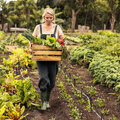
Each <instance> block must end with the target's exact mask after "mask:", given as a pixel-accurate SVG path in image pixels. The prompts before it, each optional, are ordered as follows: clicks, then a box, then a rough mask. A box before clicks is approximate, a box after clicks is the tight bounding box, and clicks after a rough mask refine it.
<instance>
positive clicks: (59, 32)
mask: <svg viewBox="0 0 120 120" xmlns="http://www.w3.org/2000/svg"><path fill="white" fill-rule="evenodd" d="M58 36H59V37H60V36H64V33H63V31H62V29H61V27H60V26H59V25H58Z"/></svg>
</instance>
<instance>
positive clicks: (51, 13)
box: [42, 8, 55, 22]
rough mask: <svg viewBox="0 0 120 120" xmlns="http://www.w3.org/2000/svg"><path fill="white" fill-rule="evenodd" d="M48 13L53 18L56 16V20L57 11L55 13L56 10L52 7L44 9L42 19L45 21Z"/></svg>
mask: <svg viewBox="0 0 120 120" xmlns="http://www.w3.org/2000/svg"><path fill="white" fill-rule="evenodd" d="M47 13H48V14H50V15H52V16H53V18H54V21H55V13H54V10H53V9H52V8H45V9H44V12H43V15H42V21H43V22H44V17H45V15H46V14H47Z"/></svg>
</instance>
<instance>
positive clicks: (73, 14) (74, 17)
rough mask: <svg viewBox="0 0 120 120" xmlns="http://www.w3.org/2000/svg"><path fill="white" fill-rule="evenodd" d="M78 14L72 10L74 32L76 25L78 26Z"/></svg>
mask: <svg viewBox="0 0 120 120" xmlns="http://www.w3.org/2000/svg"><path fill="white" fill-rule="evenodd" d="M76 17H77V15H76V12H75V10H74V9H72V32H74V30H75V24H76Z"/></svg>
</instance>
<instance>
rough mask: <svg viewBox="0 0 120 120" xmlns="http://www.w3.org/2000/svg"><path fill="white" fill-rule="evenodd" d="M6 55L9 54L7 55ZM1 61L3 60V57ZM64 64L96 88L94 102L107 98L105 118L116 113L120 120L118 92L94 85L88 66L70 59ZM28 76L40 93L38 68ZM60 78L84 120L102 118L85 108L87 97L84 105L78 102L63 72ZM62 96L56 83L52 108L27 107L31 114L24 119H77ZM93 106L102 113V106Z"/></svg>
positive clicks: (77, 86) (51, 100) (52, 96)
mask: <svg viewBox="0 0 120 120" xmlns="http://www.w3.org/2000/svg"><path fill="white" fill-rule="evenodd" d="M6 57H8V56H7V55H6ZM0 62H2V60H1V59H0ZM62 66H66V67H67V68H70V70H71V72H72V75H78V76H80V78H81V81H84V82H85V86H93V87H95V88H96V92H97V93H96V95H95V96H92V97H91V98H92V102H93V104H95V103H96V102H95V99H97V98H98V97H99V98H102V99H105V107H104V108H105V110H109V113H108V115H104V120H116V119H110V118H111V117H112V115H114V116H115V117H116V118H117V120H120V104H119V101H118V93H117V92H115V91H113V89H112V88H107V87H106V86H105V85H101V84H97V85H94V84H93V77H92V76H91V75H90V72H89V71H88V69H87V68H84V67H82V66H80V65H71V64H70V61H69V60H64V61H63V62H62ZM67 73H68V72H66V74H67ZM28 76H29V77H30V78H31V81H32V83H33V85H34V87H35V89H36V93H38V94H40V90H39V88H38V80H39V75H38V72H37V69H35V70H29V74H28ZM58 78H60V79H61V81H63V82H64V84H65V86H66V90H67V93H68V94H70V95H71V97H72V98H73V100H74V103H75V105H76V106H77V108H79V111H80V113H82V120H101V119H100V118H99V117H98V116H97V115H96V114H95V113H94V112H88V111H86V110H85V106H86V105H87V99H86V98H85V97H83V98H84V99H85V100H86V103H85V104H83V105H80V104H78V98H77V97H76V96H75V95H74V94H73V93H72V91H71V88H72V86H70V85H68V83H67V81H66V80H65V79H64V78H63V77H62V74H61V73H60V72H59V73H58ZM82 87H83V84H76V88H77V89H78V90H81V88H82ZM83 91H84V92H85V93H86V94H87V91H86V89H85V88H83ZM87 95H88V94H87ZM60 96H61V94H60V90H59V88H58V86H57V84H56V85H55V87H54V89H53V91H52V93H51V98H50V106H51V108H50V109H47V110H46V111H40V110H39V109H37V108H36V107H31V108H26V111H25V114H26V113H29V115H28V116H27V117H26V118H25V119H24V120H75V119H74V118H73V117H71V116H70V111H71V109H70V108H68V106H67V104H68V103H67V101H66V100H65V99H63V98H61V97H60ZM88 96H89V95H88ZM38 101H39V104H41V100H40V98H39V100H38ZM93 106H94V108H95V109H96V111H97V112H98V113H99V114H100V115H101V112H100V111H101V108H99V107H98V106H97V105H96V104H95V105H93Z"/></svg>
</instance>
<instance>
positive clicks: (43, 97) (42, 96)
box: [41, 91, 47, 110]
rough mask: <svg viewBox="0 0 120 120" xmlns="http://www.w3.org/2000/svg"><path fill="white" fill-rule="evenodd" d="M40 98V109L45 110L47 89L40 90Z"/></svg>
mask: <svg viewBox="0 0 120 120" xmlns="http://www.w3.org/2000/svg"><path fill="white" fill-rule="evenodd" d="M41 100H42V107H41V110H46V109H47V106H46V101H47V91H44V92H43V91H41Z"/></svg>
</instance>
